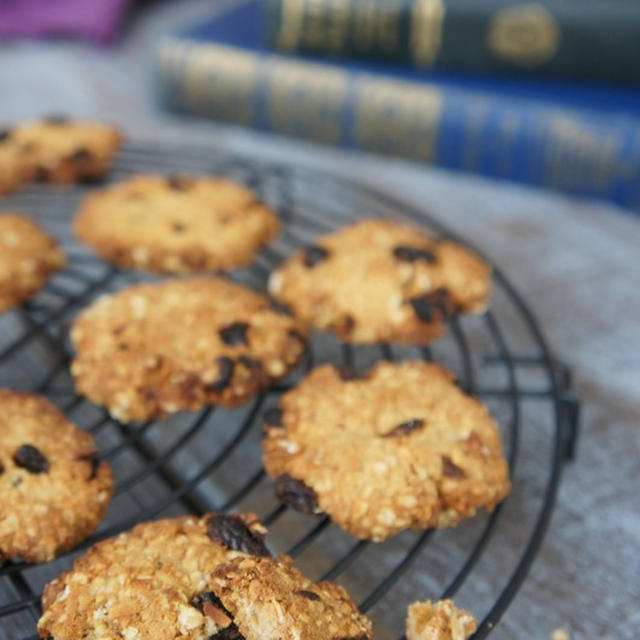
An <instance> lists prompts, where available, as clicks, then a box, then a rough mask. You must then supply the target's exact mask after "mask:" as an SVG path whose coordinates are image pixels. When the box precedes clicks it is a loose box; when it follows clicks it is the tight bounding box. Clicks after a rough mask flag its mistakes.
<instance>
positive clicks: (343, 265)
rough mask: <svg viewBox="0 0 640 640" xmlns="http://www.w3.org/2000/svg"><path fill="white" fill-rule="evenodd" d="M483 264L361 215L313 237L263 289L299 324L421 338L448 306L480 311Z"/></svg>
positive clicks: (429, 334) (353, 336)
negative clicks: (326, 232) (346, 223)
mask: <svg viewBox="0 0 640 640" xmlns="http://www.w3.org/2000/svg"><path fill="white" fill-rule="evenodd" d="M490 275H491V270H490V267H489V265H488V264H487V263H486V262H485V261H484V260H482V259H481V258H480V257H478V256H477V255H475V254H474V253H472V252H471V251H470V250H468V249H467V248H465V247H463V246H462V245H460V244H458V243H456V242H453V241H450V240H440V241H436V240H435V239H434V238H432V237H431V236H430V235H429V234H428V233H427V232H426V231H425V230H423V229H420V228H417V227H414V226H411V225H406V224H400V223H396V222H392V221H387V220H363V221H361V222H357V223H354V224H352V225H349V226H347V227H344V228H342V229H339V230H338V231H336V232H334V233H330V234H328V235H325V236H321V237H319V238H317V240H316V241H315V243H314V244H313V245H310V246H307V247H303V248H302V249H299V250H298V251H297V252H296V253H294V254H293V256H291V257H290V258H289V259H287V260H286V261H285V262H284V263H283V264H282V265H280V267H279V268H277V269H276V270H275V271H274V272H273V273H272V275H271V278H270V280H269V291H270V293H271V294H272V295H273V296H274V297H275V298H277V299H278V300H280V301H281V302H283V303H285V304H286V305H288V306H289V308H290V309H291V310H292V311H293V313H294V314H295V315H296V316H297V317H298V318H299V319H300V320H301V321H303V322H304V323H305V324H307V325H311V326H314V327H317V328H319V329H326V330H331V331H334V332H335V333H336V334H337V335H338V337H339V338H340V339H341V340H343V341H346V342H361V343H371V342H380V341H395V342H402V343H417V344H423V343H427V342H429V341H431V340H433V339H435V338H437V337H439V336H440V335H441V334H442V330H443V319H445V318H446V317H448V316H449V315H451V314H453V313H459V312H481V311H483V310H484V309H485V308H486V306H487V304H488V300H489V294H490Z"/></svg>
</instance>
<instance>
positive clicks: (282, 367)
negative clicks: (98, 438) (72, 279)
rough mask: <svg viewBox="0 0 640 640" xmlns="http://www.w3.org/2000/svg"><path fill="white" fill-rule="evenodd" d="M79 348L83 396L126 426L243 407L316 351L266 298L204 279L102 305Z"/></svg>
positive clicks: (88, 320)
mask: <svg viewBox="0 0 640 640" xmlns="http://www.w3.org/2000/svg"><path fill="white" fill-rule="evenodd" d="M71 338H72V341H73V343H74V345H75V348H76V352H77V353H76V357H75V359H74V361H73V363H72V366H71V372H72V374H73V377H74V380H75V385H76V389H77V390H78V392H79V393H81V394H82V395H84V396H86V397H88V398H89V399H91V400H92V401H93V402H95V403H97V404H99V405H104V406H106V407H107V409H108V410H109V412H110V413H111V415H112V416H113V417H115V418H116V419H117V420H120V421H124V422H127V421H131V420H144V419H147V418H151V417H158V416H163V415H166V414H168V413H172V412H174V411H178V410H179V409H197V408H200V407H203V406H205V405H211V404H220V405H223V406H226V407H234V406H237V405H239V404H242V403H243V402H245V401H246V400H247V399H248V398H250V397H252V396H254V395H255V394H257V393H258V392H259V391H261V390H262V389H264V388H266V387H267V386H269V385H270V384H271V383H272V382H273V381H274V380H276V379H278V378H280V377H282V376H284V375H285V374H286V373H287V372H288V371H289V370H290V369H292V368H293V366H295V364H296V363H297V362H298V360H299V359H300V356H301V355H302V353H303V351H304V348H305V342H306V338H305V335H304V331H303V330H302V329H301V328H300V326H299V325H298V323H297V322H296V321H295V320H294V319H292V318H290V317H289V316H287V315H285V314H283V313H280V312H276V311H273V310H272V309H271V308H270V301H269V299H268V298H267V297H266V296H264V295H262V294H260V293H258V292H256V291H253V290H252V289H249V288H247V287H244V286H242V285H239V284H236V283H233V282H231V281H230V280H226V279H224V278H218V277H204V276H202V277H196V278H187V279H176V280H166V281H164V282H160V283H156V284H137V285H133V286H131V287H127V288H126V289H123V290H121V291H119V292H118V293H115V294H112V295H105V296H102V297H101V298H99V299H98V300H97V301H96V302H94V303H93V304H92V305H91V306H90V307H89V308H88V309H86V310H85V311H84V312H83V313H82V314H81V315H80V316H79V317H78V319H77V320H76V321H75V323H74V325H73V328H72V331H71Z"/></svg>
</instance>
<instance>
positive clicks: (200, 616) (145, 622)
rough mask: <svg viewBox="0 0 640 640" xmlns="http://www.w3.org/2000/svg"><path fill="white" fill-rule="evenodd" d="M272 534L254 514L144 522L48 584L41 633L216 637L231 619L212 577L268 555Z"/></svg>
mask: <svg viewBox="0 0 640 640" xmlns="http://www.w3.org/2000/svg"><path fill="white" fill-rule="evenodd" d="M265 534H266V529H265V528H264V527H263V526H262V525H261V524H260V522H259V520H258V518H257V517H256V516H254V515H253V514H246V515H223V514H208V515H206V516H204V517H202V518H195V517H190V516H184V517H179V518H169V519H165V520H157V521H155V522H144V523H142V524H139V525H137V526H136V527H134V528H133V529H131V530H130V531H127V532H125V533H121V534H120V535H118V536H116V537H114V538H110V539H108V540H104V541H102V542H99V543H97V544H96V545H94V546H93V547H91V549H89V550H88V551H87V552H86V553H85V554H84V555H83V556H81V557H79V558H78V559H77V560H76V561H75V562H74V564H73V568H72V569H71V570H70V571H67V572H65V573H63V574H62V575H60V576H59V577H58V578H56V579H55V580H54V581H53V582H50V583H49V584H48V585H47V586H46V587H45V590H44V594H43V597H42V607H43V610H44V613H43V615H42V617H41V618H40V621H39V623H38V631H39V632H40V635H41V636H42V637H43V638H49V637H54V638H55V639H56V640H78V639H79V638H83V639H84V640H104V639H106V638H122V639H124V640H176V639H179V640H207V639H208V638H210V637H215V636H214V634H216V633H217V632H218V631H219V629H220V628H221V627H224V626H226V625H225V624H224V622H225V621H226V616H224V615H223V613H222V612H221V611H219V610H218V608H217V607H216V606H215V600H213V599H212V598H211V594H210V592H211V586H212V574H213V573H214V571H215V570H216V569H217V568H218V566H219V565H221V564H222V563H225V562H229V561H230V560H232V559H233V558H234V557H236V556H239V555H245V554H253V555H256V556H259V557H261V556H268V555H269V550H268V549H267V547H266V545H265V542H264V537H265ZM220 640H222V638H221V639H220Z"/></svg>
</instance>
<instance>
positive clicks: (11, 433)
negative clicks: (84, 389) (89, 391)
mask: <svg viewBox="0 0 640 640" xmlns="http://www.w3.org/2000/svg"><path fill="white" fill-rule="evenodd" d="M112 491H113V478H112V475H111V471H110V469H109V466H108V465H107V464H106V463H105V462H101V461H100V460H99V459H98V457H97V454H96V449H95V445H94V444H93V441H92V439H91V436H90V435H89V434H88V433H86V432H85V431H82V430H81V429H78V428H77V427H76V426H75V425H74V424H73V423H72V422H70V421H69V420H67V419H66V418H65V416H64V415H63V414H62V413H61V412H60V410H59V409H58V408H57V407H55V406H54V405H52V404H51V403H50V402H48V401H47V400H45V399H44V398H41V397H39V396H36V395H33V394H30V393H22V392H17V391H10V390H8V389H0V562H2V560H4V559H7V558H14V557H21V558H23V559H24V560H27V561H30V562H45V561H48V560H52V559H53V558H54V557H55V556H57V555H58V554H60V553H62V552H64V551H67V550H68V549H70V548H72V547H73V546H74V545H75V544H77V543H79V542H81V541H82V540H84V539H85V538H86V537H87V536H88V535H89V534H90V533H91V532H92V531H93V530H94V529H95V528H96V526H97V525H98V523H99V522H100V520H101V519H102V516H103V515H104V512H105V510H106V508H107V506H108V504H109V499H110V497H111V493H112Z"/></svg>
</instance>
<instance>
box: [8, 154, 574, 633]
mask: <svg viewBox="0 0 640 640" xmlns="http://www.w3.org/2000/svg"><path fill="white" fill-rule="evenodd" d="M141 171H147V172H149V171H158V172H162V173H165V174H172V173H175V172H177V171H179V172H183V173H205V172H216V173H221V174H224V175H229V176H232V177H234V178H236V179H238V180H241V181H243V182H245V183H246V184H248V185H249V186H250V187H252V188H253V189H254V190H255V191H256V192H257V193H258V194H259V195H260V197H261V198H263V199H264V200H265V201H266V202H268V203H269V204H270V205H271V206H273V207H274V208H275V209H276V210H277V211H278V212H279V213H280V215H281V216H282V220H283V233H282V234H281V236H280V237H279V238H278V240H277V241H276V242H275V243H274V244H273V245H272V246H271V247H269V248H268V249H267V250H265V251H263V252H262V253H261V255H260V256H259V259H258V260H257V262H256V263H255V264H254V265H253V266H252V267H250V268H248V269H245V270H242V271H238V272H236V273H234V277H235V278H236V279H238V280H239V281H242V282H244V283H247V284H249V285H251V286H254V287H256V288H258V289H264V288H265V284H266V279H267V276H268V274H269V272H270V270H271V269H272V268H273V267H274V266H275V265H276V264H278V263H279V262H280V261H281V260H282V259H283V258H284V257H286V256H288V255H289V254H290V253H291V252H292V251H293V249H294V248H295V247H297V246H299V245H301V244H308V243H310V242H311V241H312V239H313V238H314V237H315V236H316V235H317V234H319V233H324V232H327V231H330V230H332V229H335V228H337V227H339V226H341V225H343V224H346V223H348V222H350V221H353V220H355V219H357V217H358V216H361V215H364V214H366V215H370V216H380V217H387V218H389V217H390V218H395V219H408V220H412V221H415V222H419V223H422V224H426V225H428V226H430V227H431V228H432V229H435V230H436V231H437V232H438V233H440V234H442V235H444V236H450V237H451V236H453V234H450V233H448V232H447V230H446V229H445V228H443V227H442V225H441V224H439V223H438V221H437V220H435V219H433V218H432V217H431V216H429V215H428V213H426V212H424V211H421V210H416V209H414V208H411V207H409V206H407V205H405V204H403V203H401V202H397V201H395V200H394V199H393V198H391V197H389V196H388V195H386V194H385V193H383V192H381V191H374V190H372V189H370V188H366V187H364V186H363V185H359V184H355V183H352V182H348V181H346V180H342V179H339V178H336V177H334V176H331V175H328V174H323V173H321V172H318V171H315V170H314V171H312V170H307V169H304V168H300V167H292V166H286V165H273V164H267V163H260V162H256V161H253V160H247V159H240V158H236V157H229V156H226V155H224V154H220V153H214V152H212V151H211V150H208V149H205V148H194V147H189V148H186V147H179V146H170V145H166V146H165V145H161V144H159V143H142V142H138V143H129V144H128V145H127V146H126V148H125V149H124V150H123V152H122V153H121V155H120V157H119V159H118V161H117V164H116V167H115V169H114V171H113V173H112V175H111V176H110V177H109V181H115V180H120V179H123V178H126V177H128V176H130V175H132V174H134V173H138V172H141ZM89 188H91V186H90V185H83V186H78V187H74V188H71V189H51V188H48V187H46V186H38V185H36V186H34V187H32V188H30V189H28V190H26V191H25V192H23V193H20V194H18V195H15V196H12V197H11V198H7V199H6V203H3V205H4V206H3V208H5V209H7V210H14V211H23V212H25V213H28V214H30V215H32V216H33V217H35V218H36V219H37V220H38V222H40V223H41V224H43V225H44V226H45V227H47V228H48V229H49V230H50V231H52V232H53V233H54V234H55V235H56V236H57V237H58V238H60V240H61V241H62V242H63V244H64V246H65V249H66V250H67V252H68V255H69V265H68V267H67V268H66V269H65V270H64V271H62V272H61V273H59V274H57V275H56V276H54V277H53V278H52V279H51V281H50V282H49V283H48V285H47V287H46V288H45V290H44V291H42V292H41V293H40V294H38V295H37V296H35V297H34V298H33V299H32V300H30V301H29V302H27V303H26V304H24V305H22V306H21V307H20V308H19V309H17V310H15V311H14V312H10V313H7V314H4V315H3V316H0V385H2V386H10V387H12V388H19V389H27V390H33V391H37V392H40V393H43V394H44V395H45V396H46V397H48V398H50V399H51V400H53V401H54V402H56V403H57V404H58V405H59V406H60V407H61V408H62V409H63V410H65V411H66V412H67V414H68V415H69V416H70V417H71V418H72V419H73V420H74V421H75V422H77V423H78V424H79V425H81V426H82V427H83V428H85V429H87V430H88V431H90V432H91V434H92V435H93V437H94V439H95V440H96V442H97V444H98V449H99V451H100V454H101V457H103V458H105V459H107V460H108V461H109V462H110V464H111V465H112V467H113V469H114V473H115V475H116V478H117V485H116V491H115V496H114V499H113V501H112V504H111V507H110V509H109V512H108V514H107V517H106V519H105V521H104V522H103V523H102V525H101V527H100V528H99V530H98V531H97V532H96V533H95V534H94V535H93V536H92V537H91V538H90V539H89V540H87V541H86V542H85V543H83V544H82V545H80V547H79V548H77V549H75V550H74V551H73V552H71V553H69V554H66V555H65V556H64V557H62V558H59V559H57V560H56V561H54V562H51V563H47V564H44V565H37V566H33V565H28V564H26V563H23V562H20V561H11V562H7V563H5V564H4V565H2V566H0V638H2V639H3V640H4V639H6V640H35V638H36V637H37V636H36V635H35V623H36V621H37V619H38V617H39V615H40V609H39V607H40V605H39V600H40V593H41V591H42V588H43V586H44V584H46V582H47V581H49V580H51V579H52V578H53V577H55V576H56V575H57V574H58V573H59V572H60V571H62V570H64V569H66V568H68V567H69V566H70V564H71V562H72V560H73V558H74V557H76V556H77V554H78V553H80V552H81V551H82V550H83V549H86V548H87V547H88V546H89V545H91V544H92V543H93V542H95V541H96V540H98V539H103V538H105V537H107V536H110V535H113V534H115V533H117V532H119V531H122V530H124V529H126V528H129V527H130V526H132V525H133V524H135V523H136V522H139V521H141V520H146V519H152V518H156V517H164V516H169V515H178V514H181V513H196V514H201V513H205V512H208V511H212V510H234V511H244V510H252V511H255V512H256V513H257V514H258V515H259V516H260V517H261V518H262V520H263V522H264V523H265V524H266V525H267V526H268V527H269V528H270V534H269V543H270V546H271V547H272V549H273V550H275V551H278V552H286V553H288V554H290V555H291V556H293V557H294V558H296V561H297V563H298V565H299V566H300V567H301V568H302V569H303V570H304V571H305V572H306V573H307V574H308V575H309V576H310V577H312V578H313V579H330V580H335V581H337V582H340V583H341V584H343V585H344V586H345V587H346V588H347V589H348V590H349V592H350V593H351V594H352V595H353V596H354V598H355V599H356V601H357V603H358V605H359V607H360V608H361V610H362V611H364V612H367V613H368V614H369V615H371V616H372V618H373V620H374V625H375V629H376V636H377V637H378V638H398V637H402V628H403V619H404V614H405V611H406V606H407V604H408V603H409V602H411V601H413V600H416V599H425V598H427V597H431V598H440V597H451V596H453V595H454V594H455V595H456V598H460V600H461V601H462V604H465V605H467V606H468V607H469V608H470V609H472V610H473V611H474V612H475V613H476V614H477V615H479V616H480V620H481V622H480V624H479V627H478V631H477V632H476V634H475V636H474V638H475V639H476V640H478V639H481V638H485V637H487V636H488V635H489V633H490V632H491V631H492V629H493V628H494V626H495V625H496V623H497V622H498V620H499V619H500V617H501V616H502V614H503V613H504V612H505V610H506V609H507V607H508V606H509V604H510V602H511V601H512V599H513V597H514V596H515V594H516V592H517V591H518V589H519V587H520V586H521V585H522V583H523V581H524V579H525V577H526V574H527V572H528V570H529V568H530V566H531V563H532V562H533V560H534V557H535V555H536V553H537V551H538V549H539V547H540V544H541V541H542V538H543V535H544V533H545V530H546V528H547V525H548V523H549V518H550V516H551V512H552V509H553V504H554V499H555V495H556V492H557V488H558V484H559V481H560V476H561V471H562V467H563V464H564V462H565V461H566V460H567V459H569V458H571V457H572V456H573V452H574V446H575V439H576V428H577V422H578V408H579V405H578V402H577V399H576V398H575V396H574V395H573V393H572V391H571V379H570V374H569V371H568V369H567V367H566V366H564V365H563V364H561V363H560V362H559V361H557V360H556V359H555V358H554V357H553V356H552V355H551V353H550V352H549V349H548V347H547V345H546V342H545V340H544V338H543V335H542V333H541V331H540V329H539V327H538V325H537V323H536V321H535V319H534V317H533V315H532V313H531V311H530V310H529V308H528V306H527V305H526V304H525V302H524V301H523V300H522V299H521V297H520V296H519V295H518V293H517V292H516V291H515V289H514V288H513V287H512V285H511V284H510V283H509V281H508V280H507V278H506V277H505V276H504V274H503V273H502V272H501V271H500V269H498V268H495V269H494V272H493V286H494V294H493V298H492V304H491V308H490V309H489V310H488V311H487V312H486V313H484V314H483V315H481V316H473V317H459V318H452V319H451V320H450V321H449V322H448V331H447V333H446V336H445V337H444V338H443V339H441V340H439V341H437V342H436V343H434V344H433V345H431V346H429V347H422V348H418V347H404V346H402V347H399V346H398V345H391V344H379V345H373V346H351V345H345V344H339V343H338V342H337V341H336V340H335V339H334V338H332V337H331V336H329V335H324V334H318V335H315V336H314V338H313V340H312V343H311V345H310V347H309V349H308V351H307V352H306V354H305V357H304V358H303V362H302V363H301V365H300V366H299V367H298V368H297V370H296V371H294V372H293V373H292V374H290V376H288V378H287V379H286V380H284V381H283V382H282V383H281V384H279V385H278V386H277V387H275V388H273V389H270V390H269V391H267V392H266V393H264V394H262V395H261V396H260V397H257V398H255V399H254V400H253V401H251V402H249V403H248V404H247V405H246V406H244V407H241V408H239V409H235V410H223V409H218V408H206V409H203V410H202V411H198V412H191V413H182V414H178V415H176V416H173V417H171V418H169V419H166V420H163V421H150V422H146V423H143V424H135V425H125V424H120V423H119V422H117V421H115V420H114V419H112V418H110V417H109V415H108V414H107V413H106V412H105V411H104V410H102V409H99V408H97V407H95V406H93V405H91V404H90V403H89V402H88V401H86V400H84V399H83V398H81V397H79V396H77V395H75V393H74V390H73V385H72V381H71V379H70V377H69V372H68V365H69V360H70V357H71V349H70V344H69V341H68V330H69V326H70V324H71V322H72V321H73V318H74V317H75V315H76V314H77V313H78V311H79V310H80V309H81V308H82V307H84V306H85V305H86V304H88V303H89V302H90V301H91V300H93V299H94V298H95V297H97V296H98V295H100V294H102V293H105V292H109V291H114V290H117V289H119V288H121V287H122V286H125V285H127V284H131V283H133V282H136V281H139V280H141V279H149V278H150V277H149V276H145V275H143V274H141V273H137V272H127V271H123V270H120V269H117V268H115V267H113V266H111V265H108V264H105V263H103V262H101V261H100V260H98V259H96V258H95V257H94V256H93V255H92V254H91V253H90V252H89V250H87V249H86V248H84V247H82V246H81V245H79V244H78V243H77V242H75V241H74V240H73V238H72V237H71V236H70V232H69V222H70V220H71V217H72V215H73V212H74V210H75V208H76V206H77V204H78V202H79V201H80V199H81V198H82V197H83V196H84V195H85V194H86V192H87V190H88V189H89ZM458 239H459V238H458ZM406 357H414V358H415V357H419V358H424V359H427V360H437V361H440V362H443V363H444V364H446V365H447V366H449V367H450V368H452V369H453V370H454V371H455V372H456V373H457V375H458V377H459V380H460V384H461V386H462V387H463V388H464V389H465V390H466V391H467V392H469V393H471V394H474V395H476V396H477V397H479V398H481V399H482V400H483V401H485V402H487V404H489V406H490V408H491V410H492V412H493V414H494V416H495V417H496V418H497V420H498V422H499V425H500V428H501V432H502V435H503V439H504V442H505V447H506V454H507V458H508V461H509V465H510V471H511V477H512V482H513V489H512V492H511V495H510V497H509V498H508V499H507V500H506V501H505V502H504V503H503V504H502V505H500V506H499V507H498V508H497V509H495V511H494V512H493V513H491V514H481V515H478V516H477V517H475V518H473V519H471V520H470V521H468V522H465V523H462V524H460V525H458V526H457V527H455V528H453V529H449V530H442V531H433V530H426V531H417V532H416V531H407V532H405V533H403V534H401V535H399V536H396V537H395V538H393V539H391V540H388V541H386V542H384V543H381V544H370V543H368V542H364V541H358V540H355V539H353V538H350V537H349V536H348V535H347V534H345V533H344V532H342V531H341V530H339V529H338V528H337V527H336V526H334V525H332V524H331V523H330V521H329V520H328V519H327V518H325V517H318V518H315V517H311V516H304V515H302V514H298V513H296V512H292V511H291V510H290V509H287V508H286V507H285V506H284V505H282V504H280V503H278V501H277V500H276V498H275V496H274V495H273V490H272V486H271V483H270V481H269V479H268V478H266V477H265V474H264V471H263V469H262V465H261V461H260V453H259V450H260V447H259V439H260V431H261V428H260V422H261V420H260V416H261V414H262V412H263V411H264V410H265V409H267V408H269V407H271V406H274V405H275V404H276V402H277V398H278V395H279V394H281V393H282V392H284V391H285V390H286V389H288V388H291V386H292V385H294V384H295V383H296V381H297V380H299V379H300V377H301V376H302V375H304V373H305V372H306V371H308V370H309V369H310V368H311V367H312V366H314V365H317V364H319V363H321V362H327V361H328V362H334V363H336V364H338V365H340V366H349V367H352V368H354V369H356V370H362V369H364V368H366V367H368V366H369V365H371V364H372V363H373V362H375V361H376V360H378V359H380V358H386V359H400V358H406Z"/></svg>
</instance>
